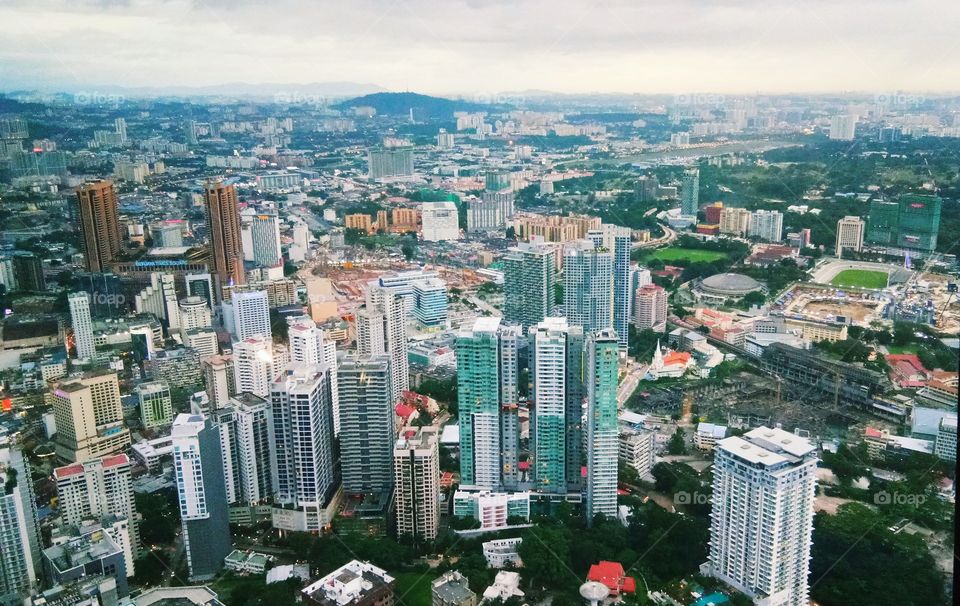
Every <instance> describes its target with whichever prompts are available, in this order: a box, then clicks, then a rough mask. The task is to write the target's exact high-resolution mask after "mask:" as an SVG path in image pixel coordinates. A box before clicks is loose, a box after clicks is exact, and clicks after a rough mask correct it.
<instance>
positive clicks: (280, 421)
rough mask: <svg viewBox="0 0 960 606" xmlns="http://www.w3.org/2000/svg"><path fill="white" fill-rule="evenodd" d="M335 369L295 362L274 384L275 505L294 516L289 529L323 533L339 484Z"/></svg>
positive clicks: (272, 409)
mask: <svg viewBox="0 0 960 606" xmlns="http://www.w3.org/2000/svg"><path fill="white" fill-rule="evenodd" d="M331 387H332V378H331V368H330V367H329V366H325V365H321V364H307V363H303V362H294V363H292V364H290V365H289V366H287V368H286V369H285V371H284V372H283V373H281V374H280V375H279V376H278V377H277V379H276V380H275V381H274V382H273V383H271V385H270V406H271V411H272V415H273V441H272V442H271V450H272V451H273V453H274V458H275V460H276V470H277V471H276V474H275V475H274V478H273V492H274V499H275V500H276V502H277V503H278V504H280V505H282V506H284V507H285V508H292V509H293V510H295V511H296V514H295V515H292V516H289V517H290V518H292V519H293V523H291V524H290V525H289V526H288V527H286V529H287V530H299V531H303V532H319V531H320V530H321V528H322V527H323V526H324V525H325V520H324V519H322V511H323V508H324V506H325V505H326V504H327V502H328V500H329V498H330V496H331V493H332V492H333V491H334V490H335V489H336V486H337V484H338V482H339V477H338V476H337V473H336V472H337V467H336V465H335V461H334V433H333V429H334V428H333V411H332V406H331V403H330V398H331Z"/></svg>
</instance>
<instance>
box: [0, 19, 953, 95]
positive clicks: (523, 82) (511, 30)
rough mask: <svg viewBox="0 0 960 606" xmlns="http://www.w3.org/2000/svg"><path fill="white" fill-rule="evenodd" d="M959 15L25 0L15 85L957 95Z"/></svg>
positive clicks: (11, 76) (16, 28) (10, 43)
mask: <svg viewBox="0 0 960 606" xmlns="http://www.w3.org/2000/svg"><path fill="white" fill-rule="evenodd" d="M951 14H954V15H955V16H958V17H960V8H958V6H957V5H956V4H955V3H953V2H950V1H949V0H913V1H910V2H897V1H896V0H844V1H842V2H828V1H827V0H808V1H806V2H803V3H799V2H787V1H786V0H768V1H764V2H758V1H753V0H721V1H719V2H705V1H703V0H677V1H675V2H672V3H670V4H669V5H665V6H664V5H649V6H648V5H642V4H640V3H638V2H635V1H630V0H608V1H607V2H601V3H599V4H595V5H588V4H586V3H584V2H575V1H572V0H555V1H550V0H517V1H515V2H510V1H508V0H452V1H451V2H447V3H443V4H435V3H431V2H427V1H426V0H395V1H393V2H391V1H389V0H357V1H356V2H352V3H350V5H349V6H346V5H342V4H338V3H330V2H318V3H314V4H312V5H308V6H302V5H301V3H298V2H294V1H293V0H277V1H275V2H269V3H268V2H263V1H260V0H238V1H230V0H153V1H148V0H79V1H74V2H70V1H68V0H9V1H5V2H3V3H2V5H0V21H3V22H4V23H6V24H8V28H7V30H6V31H5V35H4V36H3V38H2V39H0V63H2V64H3V66H4V73H3V75H2V77H0V88H2V89H3V90H6V91H10V90H20V89H38V90H43V91H48V92H52V91H59V90H62V91H64V92H70V91H76V90H89V89H90V88H91V87H104V88H106V87H110V86H117V87H124V88H133V89H136V88H155V89H158V90H164V89H176V88H180V87H209V86H222V85H225V84H237V83H251V84H250V85H251V86H266V87H268V86H282V85H297V84H308V85H310V84H316V83H321V84H325V83H351V84H353V83H356V84H367V85H370V86H371V87H374V88H383V89H386V90H389V91H394V92H399V91H416V92H420V93H425V94H434V95H440V96H455V95H483V94H487V95H490V94H493V93H497V92H508V91H531V90H533V91H544V92H549V93H557V94H619V95H631V94H638V95H656V94H662V95H671V94H688V93H694V92H705V93H706V92H709V93H718V94H736V95H750V94H756V93H760V94H770V95H776V94H838V95H839V94H866V95H870V94H890V93H893V92H897V91H905V92H927V93H933V94H949V93H952V92H956V91H957V90H960V70H958V69H957V68H956V67H955V65H953V63H952V57H953V56H955V54H956V50H957V46H958V42H957V39H956V36H955V32H954V31H953V25H952V24H953V23H955V22H956V20H955V19H951V18H949V17H950V15H951ZM905 23H909V24H910V27H908V28H907V27H904V24H905Z"/></svg>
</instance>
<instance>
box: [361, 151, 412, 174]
mask: <svg viewBox="0 0 960 606" xmlns="http://www.w3.org/2000/svg"><path fill="white" fill-rule="evenodd" d="M367 174H368V176H369V177H370V178H371V179H388V178H396V177H412V176H413V148H412V147H406V146H398V147H381V148H370V149H368V150H367Z"/></svg>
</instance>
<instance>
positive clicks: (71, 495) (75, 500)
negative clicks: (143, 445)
mask: <svg viewBox="0 0 960 606" xmlns="http://www.w3.org/2000/svg"><path fill="white" fill-rule="evenodd" d="M130 468H131V464H130V458H129V457H128V456H127V455H126V454H122V453H121V454H117V455H110V456H107V457H102V458H98V459H90V460H89V461H86V462H84V463H73V464H71V465H66V466H64V467H58V468H56V469H54V470H53V479H54V481H56V483H57V502H58V504H59V509H60V515H61V518H62V521H63V522H64V523H65V524H67V525H69V526H80V525H81V524H82V523H83V522H84V521H86V520H93V521H98V522H99V521H100V520H101V519H102V518H104V517H106V516H116V517H118V518H124V519H125V520H126V521H127V529H128V531H129V536H130V540H131V543H132V552H133V553H134V554H136V553H137V551H138V550H139V549H140V546H141V545H140V531H139V519H138V516H137V510H136V505H135V502H134V497H133V480H132V479H131V476H130ZM127 568H128V573H129V575H130V576H132V575H133V566H132V562H130V563H128V566H127Z"/></svg>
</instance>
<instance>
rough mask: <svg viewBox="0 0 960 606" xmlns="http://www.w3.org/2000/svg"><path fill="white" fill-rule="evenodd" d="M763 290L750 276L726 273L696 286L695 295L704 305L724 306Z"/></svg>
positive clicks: (707, 279) (704, 280)
mask: <svg viewBox="0 0 960 606" xmlns="http://www.w3.org/2000/svg"><path fill="white" fill-rule="evenodd" d="M762 290H763V284H761V283H760V282H757V281H756V280H754V279H753V278H751V277H750V276H745V275H743V274H735V273H725V274H716V275H713V276H710V277H709V278H704V279H703V280H701V281H700V283H699V284H697V285H696V286H694V288H693V294H694V296H696V298H697V300H699V301H703V302H704V303H708V304H714V305H723V304H724V303H726V302H727V301H737V300H740V299H742V298H743V297H745V296H746V295H747V294H748V293H752V292H757V291H762Z"/></svg>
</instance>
